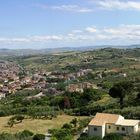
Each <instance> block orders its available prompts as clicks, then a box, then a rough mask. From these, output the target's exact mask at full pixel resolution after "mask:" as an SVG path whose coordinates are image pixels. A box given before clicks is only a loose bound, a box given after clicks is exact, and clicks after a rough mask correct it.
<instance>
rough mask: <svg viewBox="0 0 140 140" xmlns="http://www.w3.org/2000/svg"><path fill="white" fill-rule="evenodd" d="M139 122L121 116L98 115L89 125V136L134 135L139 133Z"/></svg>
mask: <svg viewBox="0 0 140 140" xmlns="http://www.w3.org/2000/svg"><path fill="white" fill-rule="evenodd" d="M139 123H140V121H139V120H130V119H124V117H123V116H121V115H116V114H107V113H97V114H96V116H95V117H94V118H93V119H92V120H91V121H90V123H89V124H88V135H89V136H99V137H102V138H103V137H104V136H105V135H106V134H108V133H119V134H125V135H127V134H133V133H137V132H138V131H139V127H140V126H139Z"/></svg>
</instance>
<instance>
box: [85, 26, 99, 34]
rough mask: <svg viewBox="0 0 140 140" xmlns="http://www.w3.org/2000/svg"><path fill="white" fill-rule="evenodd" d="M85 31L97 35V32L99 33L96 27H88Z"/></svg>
mask: <svg viewBox="0 0 140 140" xmlns="http://www.w3.org/2000/svg"><path fill="white" fill-rule="evenodd" d="M85 31H87V32H89V33H95V32H97V29H96V27H87V28H86V29H85Z"/></svg>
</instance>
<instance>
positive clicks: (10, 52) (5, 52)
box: [0, 44, 140, 56]
mask: <svg viewBox="0 0 140 140" xmlns="http://www.w3.org/2000/svg"><path fill="white" fill-rule="evenodd" d="M101 48H120V49H127V48H129V49H130V48H140V44H134V45H100V46H82V47H62V48H45V49H8V48H1V49H0V55H1V56H22V55H37V54H49V53H60V52H67V51H89V50H94V49H101Z"/></svg>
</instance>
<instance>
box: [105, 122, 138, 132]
mask: <svg viewBox="0 0 140 140" xmlns="http://www.w3.org/2000/svg"><path fill="white" fill-rule="evenodd" d="M109 126H110V128H109ZM117 127H118V128H119V130H117ZM122 128H124V129H125V130H124V131H123V130H122ZM137 131H138V125H136V126H120V125H114V124H106V133H119V134H133V133H136V132H137Z"/></svg>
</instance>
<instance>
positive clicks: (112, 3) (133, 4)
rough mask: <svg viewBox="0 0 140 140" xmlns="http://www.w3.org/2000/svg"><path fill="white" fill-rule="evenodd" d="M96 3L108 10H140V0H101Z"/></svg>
mask: <svg viewBox="0 0 140 140" xmlns="http://www.w3.org/2000/svg"><path fill="white" fill-rule="evenodd" d="M93 2H94V1H93ZM96 3H97V5H98V6H99V7H100V8H103V9H108V10H114V9H118V10H140V1H132V0H128V1H124V0H99V1H97V2H96Z"/></svg>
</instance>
